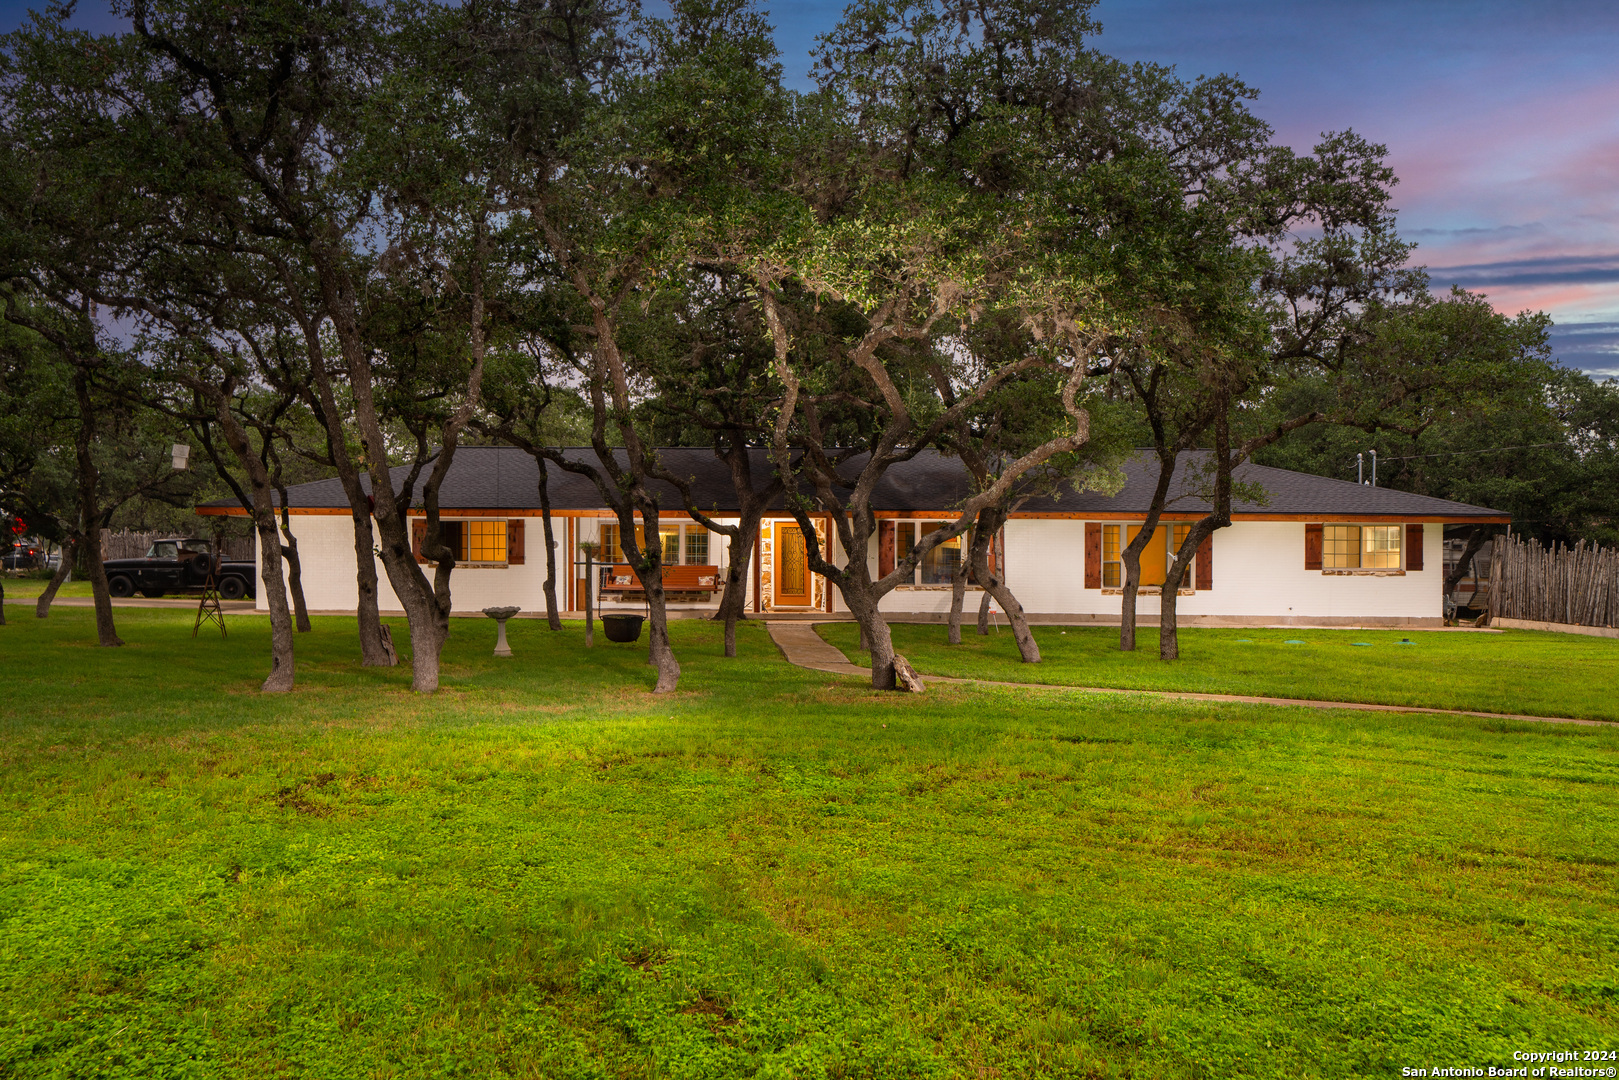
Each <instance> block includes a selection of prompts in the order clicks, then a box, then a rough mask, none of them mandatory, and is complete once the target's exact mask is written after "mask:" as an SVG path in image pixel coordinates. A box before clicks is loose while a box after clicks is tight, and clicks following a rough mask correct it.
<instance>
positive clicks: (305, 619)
mask: <svg viewBox="0 0 1619 1080" xmlns="http://www.w3.org/2000/svg"><path fill="white" fill-rule="evenodd" d="M286 499H287V493H286V490H285V489H283V490H282V492H281V538H282V540H283V543H282V545H281V557H282V558H283V559H285V560H286V561H287V588H288V589H289V590H290V591H291V592H292V610H293V613H294V615H295V616H296V619H297V627H298V633H300V634H307V633H309V631H310V630H311V629H313V627H311V626H310V625H309V605H308V604H306V603H304V572H303V564H302V563H301V562H300V561H299V559H298V538H297V537H296V536H294V535H292V522H291V520H290V519H289V518H288V517H287V503H286Z"/></svg>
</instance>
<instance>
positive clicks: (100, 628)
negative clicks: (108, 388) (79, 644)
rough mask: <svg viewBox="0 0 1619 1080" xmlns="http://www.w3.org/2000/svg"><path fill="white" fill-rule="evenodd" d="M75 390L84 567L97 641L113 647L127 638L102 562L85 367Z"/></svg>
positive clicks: (97, 477)
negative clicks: (119, 623) (121, 632)
mask: <svg viewBox="0 0 1619 1080" xmlns="http://www.w3.org/2000/svg"><path fill="white" fill-rule="evenodd" d="M73 391H74V395H75V397H76V398H77V399H78V406H79V427H78V430H77V431H76V432H75V433H74V440H73V450H74V455H75V460H76V463H77V465H78V474H79V476H78V481H79V523H80V525H81V527H82V528H83V530H84V568H85V571H86V573H88V574H89V577H90V592H91V594H92V595H93V596H94V597H95V604H96V641H97V643H98V644H100V645H102V646H103V647H107V648H112V647H115V646H118V645H122V644H123V643H124V642H123V639H122V638H120V637H119V636H118V629H117V627H116V626H114V625H113V620H112V594H111V593H109V592H108V591H107V568H106V567H105V566H103V565H102V562H101V526H102V522H101V514H100V512H99V511H98V510H97V508H96V493H97V489H98V488H100V486H101V473H100V471H99V470H98V469H97V468H96V463H95V459H94V458H93V457H92V456H91V453H90V451H91V448H92V447H93V446H94V445H95V437H96V431H95V420H94V416H95V408H94V405H93V404H92V403H91V401H90V379H89V377H88V376H87V375H85V373H84V371H83V369H82V368H81V369H77V370H75V372H74V374H73Z"/></svg>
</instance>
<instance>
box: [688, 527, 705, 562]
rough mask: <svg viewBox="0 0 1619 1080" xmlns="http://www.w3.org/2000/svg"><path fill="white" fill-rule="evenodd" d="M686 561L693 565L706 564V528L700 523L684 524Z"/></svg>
mask: <svg viewBox="0 0 1619 1080" xmlns="http://www.w3.org/2000/svg"><path fill="white" fill-rule="evenodd" d="M686 562H687V563H689V564H690V565H693V566H707V565H708V530H707V529H705V528H703V527H702V526H700V525H687V526H686Z"/></svg>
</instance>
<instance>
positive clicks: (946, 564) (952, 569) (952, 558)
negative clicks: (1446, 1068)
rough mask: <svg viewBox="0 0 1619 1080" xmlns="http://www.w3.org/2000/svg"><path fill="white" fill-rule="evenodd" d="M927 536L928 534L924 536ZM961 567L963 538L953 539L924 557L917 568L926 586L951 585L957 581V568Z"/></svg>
mask: <svg viewBox="0 0 1619 1080" xmlns="http://www.w3.org/2000/svg"><path fill="white" fill-rule="evenodd" d="M924 535H926V534H924ZM960 565H961V537H959V536H957V537H953V538H952V539H949V540H946V541H945V542H944V543H942V544H940V545H938V546H937V547H935V548H934V549H933V550H932V551H930V552H928V553H927V554H926V555H924V556H922V565H921V566H919V567H917V569H918V570H919V571H920V572H921V575H922V584H924V585H949V584H951V583H952V582H954V581H955V577H956V567H958V566H960Z"/></svg>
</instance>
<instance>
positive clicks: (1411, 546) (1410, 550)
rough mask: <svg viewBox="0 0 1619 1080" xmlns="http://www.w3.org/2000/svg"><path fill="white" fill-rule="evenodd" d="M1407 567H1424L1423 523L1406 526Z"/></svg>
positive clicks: (1412, 568)
mask: <svg viewBox="0 0 1619 1080" xmlns="http://www.w3.org/2000/svg"><path fill="white" fill-rule="evenodd" d="M1405 568H1406V569H1407V570H1421V569H1422V523H1421V522H1417V523H1416V524H1413V525H1407V526H1406V527H1405Z"/></svg>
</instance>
